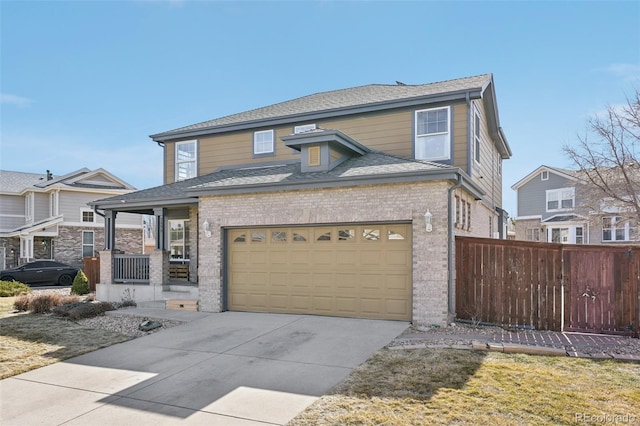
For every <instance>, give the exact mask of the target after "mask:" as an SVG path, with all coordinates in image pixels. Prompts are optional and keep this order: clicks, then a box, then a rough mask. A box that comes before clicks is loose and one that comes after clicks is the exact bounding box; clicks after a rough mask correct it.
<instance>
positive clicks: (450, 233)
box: [447, 174, 462, 324]
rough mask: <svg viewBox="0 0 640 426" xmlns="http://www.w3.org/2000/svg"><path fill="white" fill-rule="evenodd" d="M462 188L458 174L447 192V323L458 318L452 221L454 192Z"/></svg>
mask: <svg viewBox="0 0 640 426" xmlns="http://www.w3.org/2000/svg"><path fill="white" fill-rule="evenodd" d="M461 186H462V175H460V174H458V181H457V182H456V184H455V185H453V186H452V187H451V188H449V190H448V191H447V214H448V215H449V217H448V219H447V232H448V239H449V241H448V244H449V250H448V252H447V269H448V271H449V277H448V294H449V303H448V310H449V312H448V315H447V317H448V318H447V323H449V324H450V323H451V322H453V320H454V319H455V317H456V309H455V304H456V303H455V299H454V297H453V292H454V282H453V275H454V273H455V265H454V264H453V252H454V250H455V241H456V240H455V236H454V235H453V222H452V220H451V217H452V211H453V200H452V198H453V192H454V191H455V190H456V189H458V188H460V187H461Z"/></svg>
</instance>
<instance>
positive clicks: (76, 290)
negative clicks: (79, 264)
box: [71, 269, 89, 294]
mask: <svg viewBox="0 0 640 426" xmlns="http://www.w3.org/2000/svg"><path fill="white" fill-rule="evenodd" d="M71 293H72V294H87V293H89V279H87V276H86V275H85V273H84V271H83V270H82V269H80V270H79V271H78V273H77V274H76V277H75V278H74V279H73V284H72V285H71Z"/></svg>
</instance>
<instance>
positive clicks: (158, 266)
mask: <svg viewBox="0 0 640 426" xmlns="http://www.w3.org/2000/svg"><path fill="white" fill-rule="evenodd" d="M189 278H190V277H189V267H188V265H184V264H177V263H171V261H170V252H169V251H166V250H156V251H153V252H151V253H150V254H148V255H145V254H122V253H119V252H117V251H112V250H105V251H101V252H100V282H99V283H98V284H96V298H97V299H98V300H101V301H106V302H123V301H126V300H133V301H135V302H136V304H137V305H138V306H140V307H155V308H165V307H167V308H169V307H174V308H175V307H177V308H180V306H185V305H188V306H189V307H193V306H194V304H193V303H189V304H185V303H176V302H175V301H197V300H198V298H199V289H198V285H197V284H196V283H192V282H191V281H190V280H189Z"/></svg>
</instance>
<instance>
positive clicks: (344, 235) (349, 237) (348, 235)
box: [338, 229, 356, 241]
mask: <svg viewBox="0 0 640 426" xmlns="http://www.w3.org/2000/svg"><path fill="white" fill-rule="evenodd" d="M355 238H356V230H355V229H340V230H338V241H353V240H354V239H355Z"/></svg>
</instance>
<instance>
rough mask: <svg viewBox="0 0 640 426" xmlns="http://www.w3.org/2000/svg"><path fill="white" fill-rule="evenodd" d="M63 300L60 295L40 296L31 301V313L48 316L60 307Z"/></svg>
mask: <svg viewBox="0 0 640 426" xmlns="http://www.w3.org/2000/svg"><path fill="white" fill-rule="evenodd" d="M61 299H62V297H60V295H59V294H39V295H37V296H35V297H32V298H30V299H29V311H30V312H33V313H34V314H46V313H47V312H51V309H53V308H54V307H55V306H58V305H60V300H61Z"/></svg>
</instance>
